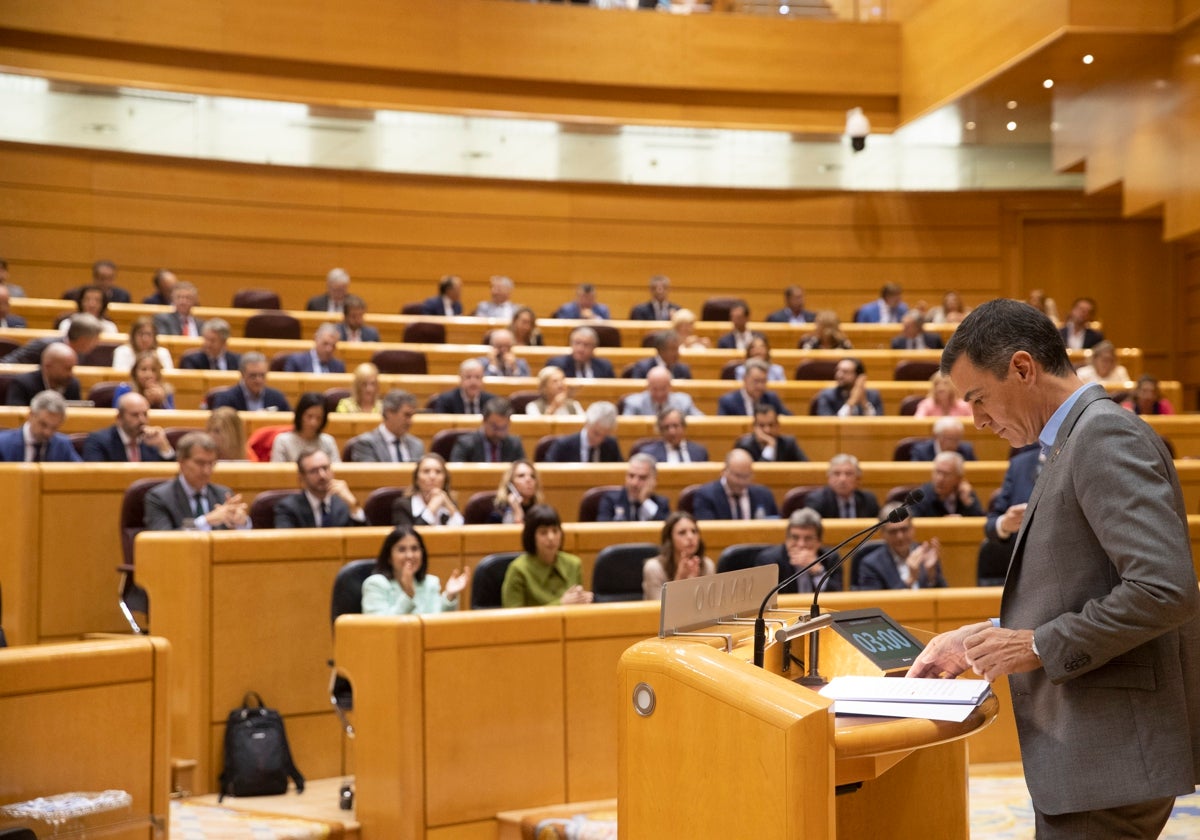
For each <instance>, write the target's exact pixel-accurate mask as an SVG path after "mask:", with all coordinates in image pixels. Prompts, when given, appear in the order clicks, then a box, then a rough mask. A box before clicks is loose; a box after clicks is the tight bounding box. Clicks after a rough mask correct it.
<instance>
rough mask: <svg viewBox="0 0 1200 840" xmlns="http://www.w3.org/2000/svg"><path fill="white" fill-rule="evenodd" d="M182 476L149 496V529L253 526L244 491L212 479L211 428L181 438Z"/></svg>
mask: <svg viewBox="0 0 1200 840" xmlns="http://www.w3.org/2000/svg"><path fill="white" fill-rule="evenodd" d="M247 355H249V354H247ZM178 461H179V477H178V478H174V479H171V480H170V481H164V482H163V483H162V484H160V485H158V486H157V487H155V488H154V489H153V490H151V491H150V492H149V493H147V494H146V498H145V516H144V518H143V523H144V525H145V526H146V530H147V531H180V530H197V531H218V530H222V531H223V530H238V529H244V528H249V527H250V515H249V511H248V509H247V506H246V503H245V502H243V501H242V497H241V495H240V494H234V492H233V491H232V490H230V489H229V488H228V487H222V486H221V485H220V484H212V483H210V481H211V479H212V472H213V467H215V466H216V464H217V442H216V441H215V440H213V438H212V435H210V434H208V433H207V432H188V433H187V434H186V435H184V436H183V437H182V438H180V439H179V452H178Z"/></svg>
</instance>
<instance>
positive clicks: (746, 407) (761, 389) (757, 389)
mask: <svg viewBox="0 0 1200 840" xmlns="http://www.w3.org/2000/svg"><path fill="white" fill-rule="evenodd" d="M770 373H771V368H770V365H768V364H767V363H766V362H764V361H763V360H762V359H750V360H748V361H747V362H746V365H745V372H744V373H743V374H742V387H741V388H738V389H737V390H735V391H730V392H729V393H727V394H723V395H722V396H721V398H720V399H718V400H717V414H718V415H719V416H721V417H753V416H754V410H755V409H756V408H757V407H758V405H759V404H760V403H766V404H767V405H769V406H771V407H772V408H774V409H775V411H776V412H778V413H779V414H787V415H790V414H791V413H792V412H790V411H788V410H787V408H786V407H785V406H784V404H783V401H782V400H780V399H779V395H778V394H776V393H775V392H774V391H768V390H767V379H768V377H769V376H770Z"/></svg>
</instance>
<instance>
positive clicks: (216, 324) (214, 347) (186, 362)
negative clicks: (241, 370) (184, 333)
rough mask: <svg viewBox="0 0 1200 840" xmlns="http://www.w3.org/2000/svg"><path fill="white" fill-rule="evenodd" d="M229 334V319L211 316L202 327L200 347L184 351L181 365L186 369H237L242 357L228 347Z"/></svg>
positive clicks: (180, 361)
mask: <svg viewBox="0 0 1200 840" xmlns="http://www.w3.org/2000/svg"><path fill="white" fill-rule="evenodd" d="M229 334H230V329H229V322H228V321H226V320H225V319H224V318H209V319H208V320H207V321H205V322H204V324H203V326H201V327H200V340H201V346H200V349H199V350H190V351H188V352H187V353H184V354H183V357H182V358H181V359H180V360H179V367H181V368H183V369H184V370H237V369H238V366H239V365H240V364H241V361H242V357H241V355H240V354H238V353H233V352H231V351H230V350H229V349H228V347H229Z"/></svg>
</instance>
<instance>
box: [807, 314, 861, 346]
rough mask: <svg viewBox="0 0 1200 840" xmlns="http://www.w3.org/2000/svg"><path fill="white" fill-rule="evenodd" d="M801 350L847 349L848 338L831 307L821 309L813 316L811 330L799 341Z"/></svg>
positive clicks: (848, 344)
mask: <svg viewBox="0 0 1200 840" xmlns="http://www.w3.org/2000/svg"><path fill="white" fill-rule="evenodd" d="M800 349H801V350H849V349H851V346H850V339H848V338H846V334H845V333H843V332H842V323H841V321H839V320H838V316H837V313H836V312H834V311H833V310H832V309H822V310H821V311H820V312H818V313H817V315H816V317H815V318H813V331H812V332H811V333H809V334H808V335H807V336H805V337H804V339H803V340H802V341H801V342H800Z"/></svg>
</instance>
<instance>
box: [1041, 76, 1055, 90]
mask: <svg viewBox="0 0 1200 840" xmlns="http://www.w3.org/2000/svg"><path fill="white" fill-rule="evenodd" d="M1042 87H1044V88H1045V89H1046V90H1050V88H1052V87H1054V80H1053V79H1046V81H1044V82H1042Z"/></svg>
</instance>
